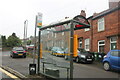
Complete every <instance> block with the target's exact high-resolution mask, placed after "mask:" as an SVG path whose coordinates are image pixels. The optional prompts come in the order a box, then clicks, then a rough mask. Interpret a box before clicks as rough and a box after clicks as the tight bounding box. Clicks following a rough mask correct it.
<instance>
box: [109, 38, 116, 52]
mask: <svg viewBox="0 0 120 80" xmlns="http://www.w3.org/2000/svg"><path fill="white" fill-rule="evenodd" d="M114 49H117V37H111V38H110V50H114Z"/></svg>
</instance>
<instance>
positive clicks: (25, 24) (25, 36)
mask: <svg viewBox="0 0 120 80" xmlns="http://www.w3.org/2000/svg"><path fill="white" fill-rule="evenodd" d="M27 26H28V20H25V21H24V46H25V45H26V44H27V43H26V42H27V41H26V40H27Z"/></svg>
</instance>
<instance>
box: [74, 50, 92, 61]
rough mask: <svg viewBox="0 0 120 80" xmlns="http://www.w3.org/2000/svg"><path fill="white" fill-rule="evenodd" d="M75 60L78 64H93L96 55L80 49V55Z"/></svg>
mask: <svg viewBox="0 0 120 80" xmlns="http://www.w3.org/2000/svg"><path fill="white" fill-rule="evenodd" d="M74 60H75V61H76V62H83V63H93V61H94V55H93V54H91V53H89V52H88V51H85V50H84V49H78V55H77V57H75V58H74Z"/></svg>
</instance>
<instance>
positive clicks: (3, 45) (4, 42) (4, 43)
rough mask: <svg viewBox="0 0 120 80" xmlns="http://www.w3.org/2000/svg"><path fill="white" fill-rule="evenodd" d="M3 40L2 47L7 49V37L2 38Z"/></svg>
mask: <svg viewBox="0 0 120 80" xmlns="http://www.w3.org/2000/svg"><path fill="white" fill-rule="evenodd" d="M1 39H2V47H6V44H7V43H6V36H1Z"/></svg>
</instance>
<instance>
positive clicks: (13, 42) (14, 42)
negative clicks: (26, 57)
mask: <svg viewBox="0 0 120 80" xmlns="http://www.w3.org/2000/svg"><path fill="white" fill-rule="evenodd" d="M7 46H8V47H14V46H21V40H20V39H19V38H18V37H17V36H16V34H15V33H13V34H12V35H11V36H9V37H8V39H7Z"/></svg>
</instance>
